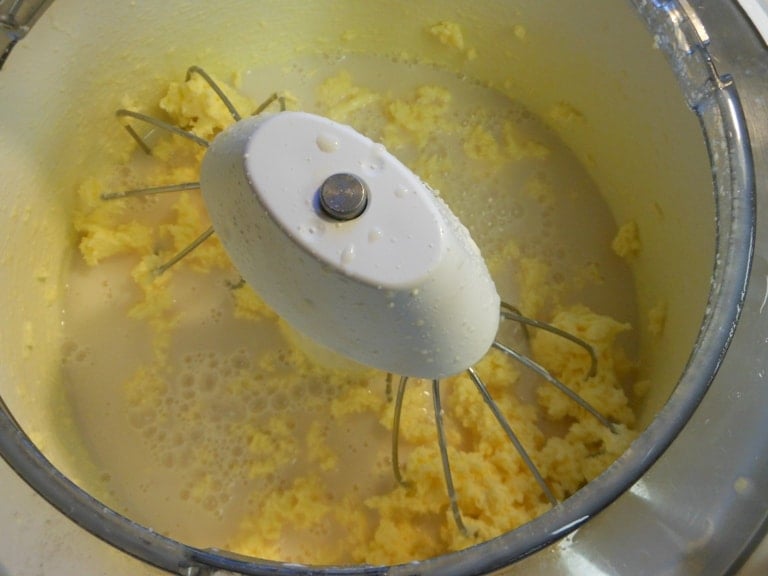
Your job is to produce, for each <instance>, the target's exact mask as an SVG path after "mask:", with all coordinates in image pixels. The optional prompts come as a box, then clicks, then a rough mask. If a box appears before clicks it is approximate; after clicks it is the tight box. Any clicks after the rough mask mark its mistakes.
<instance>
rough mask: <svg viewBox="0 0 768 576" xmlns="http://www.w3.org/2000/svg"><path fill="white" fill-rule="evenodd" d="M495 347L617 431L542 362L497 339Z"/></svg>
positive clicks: (604, 424)
mask: <svg viewBox="0 0 768 576" xmlns="http://www.w3.org/2000/svg"><path fill="white" fill-rule="evenodd" d="M493 348H496V349H497V350H499V351H500V352H502V353H504V354H506V355H507V356H509V357H510V358H513V359H515V360H517V361H518V362H520V363H521V364H522V365H523V366H525V367H526V368H528V369H529V370H532V371H533V372H535V373H536V374H538V375H539V376H541V377H542V378H544V380H546V381H547V382H549V383H550V384H552V385H553V386H554V387H555V388H557V389H558V390H560V391H561V392H562V393H563V394H565V395H566V396H568V397H569V398H570V399H571V400H573V401H574V402H576V404H578V405H579V406H581V407H582V408H584V409H585V410H586V411H587V412H589V413H590V414H591V415H592V416H594V417H595V418H596V419H597V420H598V422H600V423H601V424H602V425H603V426H605V427H606V428H608V429H609V430H610V431H611V432H613V433H614V434H615V433H616V428H615V426H614V424H613V422H611V421H610V420H608V419H607V418H606V417H605V416H603V415H602V414H601V413H600V412H599V411H598V410H597V409H596V408H594V407H593V406H592V405H591V404H590V403H589V402H587V401H586V400H585V399H584V398H582V397H581V396H579V395H578V394H577V393H576V392H574V391H573V390H571V389H570V388H569V387H568V386H566V385H565V384H564V383H563V382H561V381H560V380H558V379H557V378H555V377H554V376H553V375H552V374H551V373H550V372H549V370H547V369H546V368H544V366H542V365H541V364H539V363H538V362H535V361H534V360H531V359H530V358H528V356H526V355H524V354H521V353H520V352H517V351H515V350H513V349H512V348H510V347H508V346H505V345H504V344H502V343H500V342H498V341H496V342H494V343H493Z"/></svg>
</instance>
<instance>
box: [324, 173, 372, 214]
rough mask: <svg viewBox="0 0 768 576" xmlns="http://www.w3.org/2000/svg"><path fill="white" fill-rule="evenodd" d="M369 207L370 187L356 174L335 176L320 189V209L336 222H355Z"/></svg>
mask: <svg viewBox="0 0 768 576" xmlns="http://www.w3.org/2000/svg"><path fill="white" fill-rule="evenodd" d="M367 205H368V187H367V186H366V185H365V182H363V181H362V180H361V179H360V178H358V177H357V176H355V175H354V174H347V173H341V174H333V175H331V176H329V177H328V178H327V179H326V180H325V182H323V185H322V186H321V187H320V207H321V208H322V209H323V211H324V212H325V213H326V214H327V215H328V216H330V217H331V218H333V219H334V220H342V221H345V220H354V219H355V218H357V217H358V216H360V215H361V214H362V213H363V212H364V211H365V208H366V206H367Z"/></svg>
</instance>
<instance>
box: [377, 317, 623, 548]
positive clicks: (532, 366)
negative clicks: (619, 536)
mask: <svg viewBox="0 0 768 576" xmlns="http://www.w3.org/2000/svg"><path fill="white" fill-rule="evenodd" d="M500 315H501V318H502V320H510V321H514V322H517V323H518V324H521V325H522V326H523V327H524V328H525V327H528V326H530V327H534V328H537V329H541V330H545V331H547V332H550V333H551V334H554V335H556V336H559V337H561V338H564V339H565V340H568V341H569V342H572V343H574V344H575V345H577V346H579V347H581V348H582V349H584V350H585V351H586V352H587V353H588V354H589V357H590V360H591V365H590V369H589V372H588V373H587V375H586V377H587V378H591V377H593V376H595V375H596V374H597V354H596V353H595V350H594V348H593V347H592V346H591V345H590V344H589V343H588V342H586V341H584V340H583V339H581V338H579V337H578V336H575V335H574V334H571V333H570V332H566V331H564V330H562V329H560V328H558V327H556V326H553V325H552V324H548V323H546V322H541V321H539V320H535V319H533V318H528V317H527V316H523V315H522V314H521V313H520V311H519V310H517V309H516V308H515V307H514V306H511V305H510V304H507V303H506V302H501V305H500ZM526 334H527V330H526ZM491 347H492V348H493V349H495V350H498V351H499V352H501V353H503V354H505V355H507V356H508V357H510V358H512V359H513V360H515V361H517V362H519V363H520V364H522V365H523V366H524V367H526V368H528V369H529V370H531V371H533V372H534V373H535V374H538V375H539V376H541V377H542V378H543V379H544V380H545V381H546V382H548V383H549V384H551V385H553V386H555V387H556V388H557V389H558V390H560V391H561V392H562V393H563V394H565V395H566V396H568V397H569V398H570V399H571V400H573V401H574V402H575V403H576V404H578V405H579V406H580V407H582V408H583V409H585V410H586V411H587V412H588V413H589V414H591V415H592V416H593V417H594V418H595V419H596V420H597V421H598V422H600V424H602V425H603V426H605V427H606V428H608V429H609V430H610V431H611V432H612V433H614V434H615V433H616V428H615V426H614V424H613V422H611V421H610V420H609V419H608V418H606V417H605V416H604V415H603V414H601V413H600V412H599V411H598V410H596V409H595V408H594V407H593V406H592V405H591V404H589V402H587V401H586V400H585V399H584V398H582V397H581V396H580V395H579V394H577V393H576V392H574V391H573V390H572V389H571V388H569V387H568V386H567V385H566V384H565V383H563V382H562V381H560V380H559V379H558V378H556V377H555V376H554V375H552V374H551V373H550V372H549V371H548V370H547V369H546V368H544V367H543V366H541V365H540V364H538V363H537V362H535V361H534V360H532V359H531V358H529V357H528V356H526V355H525V354H522V353H520V352H517V351H516V350H514V349H512V348H510V347H509V346H506V345H504V344H502V343H501V342H499V341H498V339H497V340H494V342H493V344H492V345H491ZM466 374H467V375H468V376H469V378H470V380H471V381H472V382H473V384H474V385H475V388H476V389H477V391H478V392H479V393H480V395H481V396H482V398H483V401H484V403H485V405H486V406H487V407H488V409H489V410H490V411H491V413H492V414H493V416H494V418H495V419H496V421H497V422H498V424H499V426H501V428H502V429H503V430H504V433H505V434H506V436H507V438H508V439H509V441H510V443H511V444H512V445H513V446H514V448H515V450H516V451H517V453H518V454H519V455H520V458H521V459H522V461H523V463H524V464H525V466H526V467H527V468H528V470H529V471H530V473H531V474H532V475H533V477H534V479H535V481H536V483H537V484H538V485H539V487H540V489H541V491H542V493H543V494H544V496H545V497H546V499H547V500H548V502H549V503H550V505H551V506H553V507H554V506H557V505H558V504H559V500H558V499H557V497H556V496H555V494H554V493H553V492H552V489H551V488H550V487H549V484H548V483H547V481H546V479H545V478H544V476H543V475H542V474H541V472H540V471H539V469H538V467H537V466H536V464H535V463H534V462H533V459H532V458H531V456H530V454H528V451H527V450H526V449H525V446H524V445H523V443H522V442H521V441H520V439H519V438H518V436H517V435H516V434H515V432H514V430H513V429H512V426H511V425H510V423H509V421H508V420H507V418H506V417H505V416H504V414H503V413H502V411H501V409H500V408H499V406H498V404H496V402H495V401H494V399H493V397H492V396H491V394H490V392H489V391H488V388H487V386H486V385H485V382H484V381H483V379H482V378H481V376H480V374H479V373H478V371H477V369H476V368H475V367H474V366H470V367H468V368H467V369H466ZM408 380H409V379H408V377H405V376H403V377H401V378H400V383H399V386H398V390H397V396H396V398H395V405H394V410H393V422H392V454H391V460H392V470H393V473H394V477H395V480H396V481H397V482H398V484H400V485H402V486H404V487H407V486H408V485H409V484H408V481H407V480H406V479H405V478H404V477H403V474H402V471H401V469H400V456H399V438H400V430H399V429H400V425H401V416H402V408H403V402H404V398H405V389H406V386H407V384H408ZM389 382H390V380H388V384H389ZM432 397H433V405H434V418H435V426H436V429H437V441H438V448H439V451H440V459H441V462H442V468H443V476H444V480H445V486H446V492H447V494H448V501H449V504H450V507H451V514H452V515H453V518H454V522H455V524H456V526H457V528H458V529H459V531H460V532H461V533H462V534H463V535H465V536H467V535H468V530H467V528H466V525H465V523H464V521H463V518H462V515H461V509H460V507H459V503H458V495H457V493H456V488H455V485H454V480H453V475H452V473H451V466H450V461H449V458H448V443H447V441H446V437H445V426H444V423H443V408H442V402H441V399H440V380H437V379H435V380H432Z"/></svg>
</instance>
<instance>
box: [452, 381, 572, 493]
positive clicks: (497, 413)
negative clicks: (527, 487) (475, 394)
mask: <svg viewBox="0 0 768 576" xmlns="http://www.w3.org/2000/svg"><path fill="white" fill-rule="evenodd" d="M467 374H469V377H470V378H471V379H472V382H474V384H475V387H476V388H477V390H478V391H479V392H480V395H481V396H482V397H483V400H484V401H485V404H486V406H488V409H489V410H490V411H491V413H492V414H493V415H494V417H495V418H496V421H497V422H498V423H499V425H500V426H501V428H502V429H503V430H504V433H505V434H506V435H507V438H509V441H510V442H512V444H513V445H514V447H515V450H517V453H518V454H519V455H520V457H521V458H522V459H523V463H524V464H525V466H526V467H527V468H528V470H530V472H531V474H533V477H534V479H535V480H536V483H537V484H538V485H539V487H540V488H541V491H542V492H543V493H544V495H545V496H546V497H547V500H549V503H550V504H551V505H552V506H557V505H558V503H559V502H558V500H557V498H556V497H555V495H554V494H553V493H552V490H551V489H550V487H549V484H547V481H546V480H545V479H544V476H542V475H541V472H539V469H538V467H537V466H536V464H534V462H533V460H532V459H531V456H530V454H528V451H527V450H526V449H525V447H524V446H523V443H522V442H520V439H519V438H518V437H517V434H515V432H514V430H513V429H512V426H511V425H510V424H509V421H508V420H507V419H506V418H505V417H504V414H503V413H502V412H501V409H500V408H499V406H498V404H496V402H495V401H494V400H493V397H492V396H491V393H490V392H488V387H487V386H486V385H485V382H483V380H482V378H480V376H479V375H478V374H477V371H476V370H475V369H474V367H472V366H470V367H469V368H467Z"/></svg>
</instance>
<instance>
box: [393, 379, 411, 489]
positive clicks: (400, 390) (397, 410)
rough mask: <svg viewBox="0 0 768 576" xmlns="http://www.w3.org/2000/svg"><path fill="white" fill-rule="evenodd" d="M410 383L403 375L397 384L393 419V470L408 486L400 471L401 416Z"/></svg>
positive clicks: (403, 483)
mask: <svg viewBox="0 0 768 576" xmlns="http://www.w3.org/2000/svg"><path fill="white" fill-rule="evenodd" d="M407 384H408V377H407V376H401V377H400V383H399V384H398V386H397V396H396V398H395V407H394V415H393V419H392V471H393V473H394V475H395V480H397V483H398V484H400V485H401V486H407V485H408V482H406V481H405V480H404V479H403V475H402V472H401V471H400V418H401V415H402V412H403V399H404V398H405V387H406V386H407Z"/></svg>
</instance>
